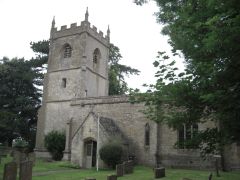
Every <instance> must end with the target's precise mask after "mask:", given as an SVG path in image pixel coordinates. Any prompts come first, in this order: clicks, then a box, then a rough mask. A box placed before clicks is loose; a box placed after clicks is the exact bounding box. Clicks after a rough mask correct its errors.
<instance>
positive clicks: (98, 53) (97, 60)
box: [93, 48, 101, 64]
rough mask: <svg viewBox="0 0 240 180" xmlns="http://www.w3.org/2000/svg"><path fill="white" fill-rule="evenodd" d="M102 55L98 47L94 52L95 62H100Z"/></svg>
mask: <svg viewBox="0 0 240 180" xmlns="http://www.w3.org/2000/svg"><path fill="white" fill-rule="evenodd" d="M100 57H101V53H100V50H99V49H98V48H96V49H95V50H94V52H93V63H95V64H97V63H98V62H99V59H100Z"/></svg>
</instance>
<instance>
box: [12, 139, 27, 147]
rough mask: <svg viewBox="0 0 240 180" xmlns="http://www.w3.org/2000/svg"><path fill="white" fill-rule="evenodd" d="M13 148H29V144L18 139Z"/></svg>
mask: <svg viewBox="0 0 240 180" xmlns="http://www.w3.org/2000/svg"><path fill="white" fill-rule="evenodd" d="M12 146H13V147H15V148H27V147H28V142H27V141H26V140H25V139H23V138H21V137H18V138H16V139H14V140H13V143H12Z"/></svg>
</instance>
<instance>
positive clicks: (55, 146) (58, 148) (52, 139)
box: [44, 131, 66, 161]
mask: <svg viewBox="0 0 240 180" xmlns="http://www.w3.org/2000/svg"><path fill="white" fill-rule="evenodd" d="M65 140H66V137H65V133H63V132H58V131H51V132H49V133H48V134H47V135H46V136H45V139H44V145H45V147H46V148H47V150H48V151H49V152H50V154H51V155H52V158H53V160H56V161H60V160H61V159H62V158H63V151H64V148H65Z"/></svg>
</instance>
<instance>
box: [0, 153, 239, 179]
mask: <svg viewBox="0 0 240 180" xmlns="http://www.w3.org/2000/svg"><path fill="white" fill-rule="evenodd" d="M9 161H11V157H10V156H8V157H7V158H3V159H2V163H1V164H0V179H2V177H3V168H4V164H5V163H7V162H9ZM114 173H115V171H113V170H100V171H99V172H97V171H96V170H95V169H90V170H86V169H76V167H74V168H73V166H72V165H70V163H68V162H47V161H44V160H40V159H38V160H37V161H36V163H35V166H34V168H33V180H84V179H85V178H86V177H95V178H96V179H97V180H106V179H107V178H106V177H107V175H110V174H114ZM209 173H210V171H198V170H184V169H166V177H165V178H161V179H163V180H181V179H182V178H183V177H185V178H189V179H192V180H207V179H208V175H209ZM213 174H214V172H213ZM220 175H221V177H216V176H215V174H214V177H213V180H239V179H240V171H232V172H227V173H224V172H221V173H220ZM153 176H154V172H153V169H152V168H150V167H145V166H136V167H135V168H134V173H133V174H129V175H124V176H123V177H119V178H118V179H119V180H153V179H154V178H153Z"/></svg>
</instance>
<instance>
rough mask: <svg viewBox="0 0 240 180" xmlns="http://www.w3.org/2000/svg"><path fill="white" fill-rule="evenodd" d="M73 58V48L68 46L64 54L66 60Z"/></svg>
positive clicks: (65, 47)
mask: <svg viewBox="0 0 240 180" xmlns="http://www.w3.org/2000/svg"><path fill="white" fill-rule="evenodd" d="M71 56H72V48H71V46H70V45H69V44H66V45H65V46H64V53H63V57H64V58H70V57H71Z"/></svg>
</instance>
